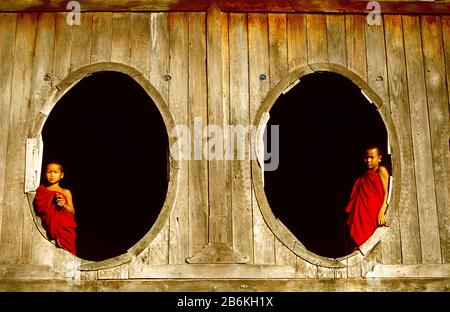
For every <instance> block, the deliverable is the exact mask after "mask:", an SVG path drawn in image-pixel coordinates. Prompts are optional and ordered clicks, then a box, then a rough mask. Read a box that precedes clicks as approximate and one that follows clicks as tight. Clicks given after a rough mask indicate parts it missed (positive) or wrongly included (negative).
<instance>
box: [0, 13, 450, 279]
mask: <svg viewBox="0 0 450 312" xmlns="http://www.w3.org/2000/svg"><path fill="white" fill-rule="evenodd" d="M213 35H214V36H213ZM0 59H1V60H2V63H1V65H0V71H1V78H0V79H1V80H0V81H1V82H0V99H1V100H0V205H1V206H0V263H1V264H37V265H40V264H45V265H51V266H53V267H55V268H57V267H58V266H59V267H61V266H64V265H63V264H62V263H61V262H62V261H65V260H67V259H69V258H68V256H67V255H66V253H65V252H62V251H61V250H55V248H54V247H53V245H51V244H50V243H49V242H47V241H46V240H45V239H43V238H42V236H41V235H40V234H39V233H38V231H37V230H36V228H35V226H34V224H33V222H32V216H31V214H30V209H29V206H28V203H27V200H26V195H25V194H24V166H25V141H26V139H27V137H28V136H29V130H30V128H31V127H32V126H33V123H34V121H35V119H36V118H37V114H38V112H39V111H40V109H41V108H42V106H43V104H44V102H45V100H46V98H47V97H48V96H49V94H50V92H51V91H52V89H53V87H52V86H54V85H56V84H57V83H58V82H59V81H60V80H62V79H63V78H65V77H66V76H67V75H68V74H69V73H70V72H72V71H74V70H77V69H79V68H80V67H82V66H85V65H88V64H93V63H97V62H119V63H123V64H127V65H130V66H133V67H135V68H136V69H138V70H139V71H140V72H142V74H143V75H144V76H145V77H146V78H147V79H148V80H149V81H150V82H151V83H152V84H153V86H154V87H155V88H156V89H157V90H158V91H159V92H160V94H161V95H162V97H163V98H164V99H165V100H166V101H167V104H168V106H169V107H170V109H171V112H172V114H173V117H174V119H175V122H176V123H177V124H186V125H189V126H193V120H194V117H202V118H203V120H204V121H206V120H209V121H210V122H214V123H217V124H221V125H222V124H223V125H225V124H248V123H252V122H253V119H254V117H255V115H256V112H257V110H258V108H259V105H260V104H261V101H262V100H263V99H264V98H265V96H266V95H267V94H268V92H269V91H270V90H271V89H272V88H273V87H274V86H275V85H276V84H277V83H278V82H279V81H280V80H281V79H282V78H283V77H285V76H286V75H287V73H289V72H290V71H292V70H294V69H296V68H298V67H301V66H304V65H307V64H308V63H317V62H329V63H334V64H339V65H342V66H344V67H347V68H348V69H349V70H351V71H353V72H354V73H356V74H357V75H359V76H360V77H361V78H362V79H363V80H365V81H366V82H367V83H368V85H370V86H371V87H372V88H373V90H375V91H376V92H377V93H378V95H379V96H380V97H381V99H382V100H383V101H384V105H386V106H387V107H388V108H389V109H388V112H390V116H391V118H392V119H393V121H394V123H395V126H396V129H397V132H398V136H399V142H400V146H398V147H394V148H398V149H399V151H400V159H398V161H400V162H401V166H402V180H401V181H396V182H397V183H401V194H398V195H397V196H399V197H400V203H399V206H398V207H395V209H394V210H393V214H392V218H393V220H396V222H393V225H392V226H391V228H390V229H389V232H388V235H387V236H385V237H384V238H383V240H382V242H381V244H379V245H378V246H377V247H376V248H375V249H374V250H373V251H372V252H371V254H369V255H368V256H366V257H365V258H364V259H363V260H362V263H359V262H358V261H356V262H355V263H353V265H351V267H349V268H348V269H347V268H344V269H337V270H336V269H329V268H322V267H317V266H315V265H312V264H310V263H309V262H306V261H304V260H302V259H301V258H299V257H297V256H296V255H295V254H293V253H292V252H291V251H290V250H289V249H287V248H286V247H285V246H284V245H283V244H282V243H281V242H280V241H279V240H278V239H277V238H276V237H275V236H274V235H273V233H272V232H271V231H270V229H269V228H268V227H267V225H266V224H265V222H264V220H263V218H262V215H261V213H260V210H259V208H258V203H257V201H256V197H255V193H254V190H253V186H252V181H251V175H252V173H251V166H250V161H248V160H243V161H233V162H214V163H212V162H210V163H208V162H207V161H206V160H197V161H189V162H187V161H183V162H181V167H180V168H181V170H180V184H179V191H178V193H177V194H178V196H177V198H176V200H175V206H174V209H173V210H172V212H171V215H170V217H169V219H168V220H167V222H166V224H165V226H164V228H163V230H162V231H161V233H160V234H159V235H158V236H157V238H156V239H155V240H154V241H153V242H152V243H151V244H150V246H149V247H148V248H147V249H146V250H145V251H144V252H143V253H142V254H141V255H139V257H138V258H136V259H135V260H133V261H132V262H131V263H129V264H125V265H123V266H121V267H119V268H116V269H112V270H109V271H108V270H106V271H104V272H99V273H98V274H99V277H100V276H103V277H105V276H106V277H115V278H126V277H127V276H128V272H132V271H133V270H137V269H139V268H140V269H142V266H143V265H147V264H148V265H156V264H161V265H163V264H184V263H185V259H186V258H187V257H191V256H193V255H194V254H196V253H197V252H199V251H200V250H201V249H202V248H203V247H204V246H205V245H206V243H207V242H208V237H210V236H211V235H213V236H216V237H215V238H217V240H219V241H225V242H228V243H230V244H232V245H233V246H234V247H235V249H236V250H238V251H239V252H240V253H241V254H242V255H243V256H248V257H249V259H250V263H252V264H277V265H289V266H291V267H293V268H295V269H296V271H297V272H298V274H299V276H305V277H312V278H315V277H347V276H349V277H353V276H358V275H361V274H362V273H364V270H367V269H368V268H369V269H370V267H371V266H372V265H373V263H374V262H382V263H386V264H401V263H404V264H419V263H448V262H450V238H449V178H450V169H449V160H450V158H449V96H450V16H437V15H433V16H431V15H430V16H399V15H385V16H383V23H382V25H379V26H369V25H368V24H367V23H366V16H365V15H341V14H330V15H326V14H322V15H321V14H297V13H288V14H284V13H269V14H265V13H249V14H246V13H220V12H219V13H217V12H213V13H211V12H209V13H206V12H182V13H178V12H170V13H111V12H102V13H89V12H88V13H83V14H82V16H81V25H80V26H69V25H67V23H66V14H65V13H0ZM260 74H265V75H266V76H267V79H266V80H260V79H259V76H260ZM165 75H170V76H171V79H170V80H166V79H165ZM217 190H222V191H217ZM224 211H225V212H227V213H229V218H225V219H224V220H226V221H227V222H228V223H225V224H222V225H223V226H224V228H223V229H222V230H217V229H218V226H217V224H219V225H220V222H221V220H222V219H221V218H222V217H223V212H224ZM209 213H210V214H209ZM211 222H213V223H217V224H216V225H213V224H210V223H211ZM211 228H213V229H216V231H215V232H214V231H213V232H211ZM210 238H211V237H210ZM64 259H65V260H64ZM92 274H94V275H92V276H94V278H95V277H96V273H92ZM102 274H103V275H102ZM92 276H91V277H92Z"/></svg>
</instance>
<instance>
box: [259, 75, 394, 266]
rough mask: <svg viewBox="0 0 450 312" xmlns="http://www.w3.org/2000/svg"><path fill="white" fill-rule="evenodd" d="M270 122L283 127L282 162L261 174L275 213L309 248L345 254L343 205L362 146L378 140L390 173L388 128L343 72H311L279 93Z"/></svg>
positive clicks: (320, 252) (360, 167) (361, 165)
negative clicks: (284, 92)
mask: <svg viewBox="0 0 450 312" xmlns="http://www.w3.org/2000/svg"><path fill="white" fill-rule="evenodd" d="M268 125H269V126H270V125H279V127H280V128H279V132H280V152H279V153H280V163H279V167H278V169H277V170H275V171H271V172H270V171H266V172H265V173H264V177H265V192H266V196H267V198H268V201H269V204H270V206H271V208H272V210H273V212H274V214H275V216H276V217H277V218H279V219H280V220H281V221H282V222H283V223H284V224H285V225H286V226H287V227H288V228H289V229H290V231H291V232H292V233H293V234H294V235H295V236H296V237H297V238H298V239H299V240H300V241H301V242H302V243H303V244H304V245H305V247H306V248H307V249H308V250H310V251H312V252H314V253H316V254H318V255H321V256H326V257H333V258H334V257H340V256H344V255H346V254H347V253H348V251H347V250H346V240H347V234H346V226H345V213H344V209H345V206H346V204H347V201H348V199H349V196H350V192H351V189H352V186H353V183H354V181H355V179H356V178H357V177H358V176H359V175H360V174H362V173H363V172H364V170H365V169H364V163H363V154H364V148H365V146H367V145H368V144H373V143H375V144H378V145H380V146H381V147H382V148H383V149H384V151H385V152H384V165H385V166H386V167H387V168H388V170H389V171H390V159H389V156H388V155H386V147H387V131H386V127H385V125H384V123H383V120H382V118H381V116H380V114H379V113H378V111H377V110H376V107H375V106H374V105H373V104H371V103H370V102H369V101H368V100H367V99H366V98H365V97H364V96H363V95H362V94H361V91H360V89H359V87H357V86H356V85H355V84H353V83H352V82H351V81H350V80H348V79H347V78H345V77H343V76H341V75H338V74H335V73H329V72H320V73H313V74H309V75H306V76H304V77H302V78H301V81H300V83H299V84H297V85H296V86H295V87H294V88H293V89H291V90H290V91H289V92H288V93H286V94H285V95H281V96H280V97H279V98H278V99H277V101H276V102H275V104H274V105H273V107H272V109H271V110H270V120H269V123H268ZM269 131H270V128H269ZM268 137H269V138H270V135H269V136H268ZM266 144H269V150H270V143H269V142H267V143H266Z"/></svg>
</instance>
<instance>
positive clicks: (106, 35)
mask: <svg viewBox="0 0 450 312" xmlns="http://www.w3.org/2000/svg"><path fill="white" fill-rule="evenodd" d="M81 23H83V22H81ZM111 47H112V13H110V12H97V13H93V14H92V44H91V63H100V62H109V61H110V60H111Z"/></svg>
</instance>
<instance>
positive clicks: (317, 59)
mask: <svg viewBox="0 0 450 312" xmlns="http://www.w3.org/2000/svg"><path fill="white" fill-rule="evenodd" d="M306 32H307V38H308V63H325V62H328V40H327V20H326V16H325V15H323V14H307V15H306Z"/></svg>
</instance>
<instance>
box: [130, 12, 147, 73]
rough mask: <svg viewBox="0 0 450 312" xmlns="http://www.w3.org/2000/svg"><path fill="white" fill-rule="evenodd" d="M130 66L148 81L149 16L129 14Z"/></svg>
mask: <svg viewBox="0 0 450 312" xmlns="http://www.w3.org/2000/svg"><path fill="white" fill-rule="evenodd" d="M130 36H131V39H130V41H131V42H132V44H131V52H130V53H131V56H130V65H131V66H132V67H134V68H136V69H137V70H139V71H140V72H141V73H142V74H143V75H144V77H145V78H146V79H150V58H151V55H150V15H149V14H146V13H131V34H130Z"/></svg>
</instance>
